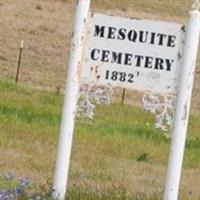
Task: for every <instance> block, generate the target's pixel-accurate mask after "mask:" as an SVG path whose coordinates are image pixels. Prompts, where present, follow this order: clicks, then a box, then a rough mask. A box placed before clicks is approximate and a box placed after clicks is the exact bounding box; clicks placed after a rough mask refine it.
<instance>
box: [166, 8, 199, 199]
mask: <svg viewBox="0 0 200 200" xmlns="http://www.w3.org/2000/svg"><path fill="white" fill-rule="evenodd" d="M199 35H200V12H199V11H198V10H193V11H191V12H190V19H189V22H188V26H187V33H186V38H185V47H184V53H183V57H182V72H181V77H180V81H179V90H178V91H179V93H178V99H177V105H176V113H175V117H174V123H173V131H172V144H171V151H170V158H169V167H168V173H167V180H166V187H165V194H164V200H177V199H178V191H179V186H180V178H181V171H182V163H183V157H184V149H185V142H186V135H187V126H188V118H189V112H190V105H191V96H192V88H193V81H194V72H195V63H196V57H197V52H198V44H199Z"/></svg>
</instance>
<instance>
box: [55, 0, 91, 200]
mask: <svg viewBox="0 0 200 200" xmlns="http://www.w3.org/2000/svg"><path fill="white" fill-rule="evenodd" d="M89 8H90V0H78V1H77V4H76V11H75V22H74V29H73V39H72V43H71V51H70V57H69V65H68V74H67V82H66V91H65V98H64V109H63V115H62V122H61V128H60V137H59V144H58V152H57V160H56V168H55V175H54V182H53V192H52V197H53V199H55V200H64V199H65V194H66V189H67V180H68V173H69V165H70V156H71V147H72V140H73V132H74V124H75V116H76V110H77V102H78V96H79V87H80V86H79V81H80V80H79V79H80V68H81V59H82V53H83V46H84V32H85V24H86V21H87V17H88V14H89Z"/></svg>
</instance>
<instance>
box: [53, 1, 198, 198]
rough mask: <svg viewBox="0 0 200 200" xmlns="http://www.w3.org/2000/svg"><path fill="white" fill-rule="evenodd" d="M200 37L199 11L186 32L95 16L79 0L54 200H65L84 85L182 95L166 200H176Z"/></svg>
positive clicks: (157, 23)
mask: <svg viewBox="0 0 200 200" xmlns="http://www.w3.org/2000/svg"><path fill="white" fill-rule="evenodd" d="M198 5H199V4H198ZM199 36H200V12H199V6H196V7H195V8H194V9H193V10H191V11H190V17H189V20H188V23H187V26H183V25H182V24H177V23H169V22H161V21H152V20H140V19H130V18H123V17H118V16H107V15H103V14H98V13H91V12H90V0H77V4H76V16H75V22H74V29H73V39H72V44H71V51H70V57H69V66H68V77H67V82H66V93H65V100H64V109H63V116H62V121H61V128H60V137H59V145H58V152H57V161H56V169H55V176H54V182H53V190H52V191H53V192H52V197H53V199H55V200H64V199H65V194H66V188H67V180H68V173H69V163H70V155H71V147H72V141H73V132H74V124H75V123H74V122H75V115H76V110H77V103H78V96H79V89H80V83H81V82H85V83H89V84H90V83H92V84H97V85H109V86H110V85H111V86H113V87H115V86H117V87H123V88H130V89H134V90H140V91H150V92H156V93H161V94H164V95H165V94H167V93H173V94H175V93H178V96H177V103H176V111H175V116H174V121H173V130H172V134H171V135H172V144H171V150H170V157H169V167H168V172H167V176H166V185H165V193H164V200H177V199H178V191H179V185H180V178H181V170H182V162H183V156H184V149H185V141H186V134H187V125H188V118H189V112H190V104H191V96H192V88H193V80H194V72H195V67H196V64H195V63H196V58H197V52H198V44H199ZM133 148H134V147H133Z"/></svg>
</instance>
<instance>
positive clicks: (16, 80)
mask: <svg viewBox="0 0 200 200" xmlns="http://www.w3.org/2000/svg"><path fill="white" fill-rule="evenodd" d="M23 48H24V41H23V40H22V41H21V45H20V50H19V58H18V65H17V73H16V77H15V83H17V82H18V79H19V70H20V65H21V59H22V52H23Z"/></svg>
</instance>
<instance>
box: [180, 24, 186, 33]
mask: <svg viewBox="0 0 200 200" xmlns="http://www.w3.org/2000/svg"><path fill="white" fill-rule="evenodd" d="M181 30H182V31H183V32H184V33H185V32H186V27H185V25H184V26H182V27H181Z"/></svg>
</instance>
